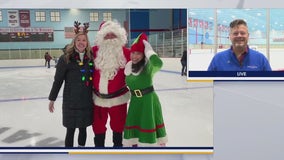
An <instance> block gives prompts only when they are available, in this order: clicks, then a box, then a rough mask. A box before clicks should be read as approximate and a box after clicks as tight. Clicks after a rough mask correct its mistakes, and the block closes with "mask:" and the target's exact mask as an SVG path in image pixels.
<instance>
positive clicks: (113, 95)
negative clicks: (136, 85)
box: [93, 86, 128, 99]
mask: <svg viewBox="0 0 284 160" xmlns="http://www.w3.org/2000/svg"><path fill="white" fill-rule="evenodd" d="M93 90H94V93H95V94H96V95H97V96H98V97H100V98H104V99H109V98H114V97H117V96H119V95H121V94H122V93H126V92H127V91H128V88H127V87H126V86H124V87H122V88H121V89H119V90H117V91H115V92H113V93H110V94H103V93H100V92H99V91H97V90H95V89H93Z"/></svg>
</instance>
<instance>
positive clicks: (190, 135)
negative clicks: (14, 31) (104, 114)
mask: <svg viewBox="0 0 284 160" xmlns="http://www.w3.org/2000/svg"><path fill="white" fill-rule="evenodd" d="M163 62H164V66H163V68H162V70H161V71H160V72H159V73H157V75H156V77H155V79H154V87H155V89H156V91H157V94H158V95H159V97H160V101H161V104H162V109H163V114H164V120H165V125H166V130H167V134H168V139H169V142H168V144H167V146H168V147H200V146H201V147H212V146H213V83H212V82H199V83H198V82H187V81H186V76H181V75H180V70H181V65H180V62H179V58H168V59H163ZM53 64H54V61H52V62H51V65H52V67H51V68H50V69H48V68H46V67H44V60H0V82H1V85H0V90H1V92H0V110H1V112H0V121H1V123H0V147H31V146H32V147H61V146H64V137H65V133H66V130H65V128H64V127H63V125H62V112H61V105H62V90H63V87H62V88H61V91H60V93H59V97H58V99H57V101H56V102H55V113H50V112H49V111H48V103H49V101H48V95H49V92H50V89H51V86H52V83H53V77H54V73H55V68H54V65H53ZM87 129H88V133H87V134H88V135H87V143H86V146H87V147H93V146H94V143H93V137H94V134H93V131H92V128H91V126H90V127H88V128H87ZM76 133H77V132H76ZM111 136H112V134H111V130H110V129H108V132H107V138H106V146H109V147H111V146H112V138H111ZM76 137H77V134H76V135H75V138H76ZM74 143H75V144H74V146H77V140H76V139H75V140H74Z"/></svg>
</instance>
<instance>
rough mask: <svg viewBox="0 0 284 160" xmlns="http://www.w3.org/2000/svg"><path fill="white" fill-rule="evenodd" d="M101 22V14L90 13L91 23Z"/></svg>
mask: <svg viewBox="0 0 284 160" xmlns="http://www.w3.org/2000/svg"><path fill="white" fill-rule="evenodd" d="M98 20H99V13H98V12H91V13H90V22H97V21H98Z"/></svg>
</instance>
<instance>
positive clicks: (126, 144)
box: [122, 136, 168, 147]
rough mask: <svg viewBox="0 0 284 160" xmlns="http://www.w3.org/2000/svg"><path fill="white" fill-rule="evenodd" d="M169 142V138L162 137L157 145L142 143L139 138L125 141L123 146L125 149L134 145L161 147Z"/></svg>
mask: <svg viewBox="0 0 284 160" xmlns="http://www.w3.org/2000/svg"><path fill="white" fill-rule="evenodd" d="M167 142H168V137H167V136H165V137H161V138H158V139H157V143H141V142H139V140H138V138H131V139H123V141H122V144H123V146H124V147H132V145H136V144H137V145H138V147H161V146H162V145H164V144H166V143H167Z"/></svg>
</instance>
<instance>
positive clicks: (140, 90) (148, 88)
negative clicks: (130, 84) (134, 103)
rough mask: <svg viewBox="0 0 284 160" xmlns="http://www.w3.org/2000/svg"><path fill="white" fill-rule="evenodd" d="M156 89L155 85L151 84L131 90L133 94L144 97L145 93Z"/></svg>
mask: <svg viewBox="0 0 284 160" xmlns="http://www.w3.org/2000/svg"><path fill="white" fill-rule="evenodd" d="M153 91H154V87H153V86H150V87H147V88H144V89H134V90H130V92H131V95H134V96H136V97H143V96H144V95H145V94H148V93H151V92H153Z"/></svg>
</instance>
